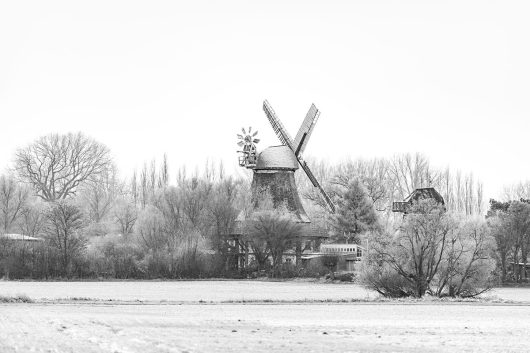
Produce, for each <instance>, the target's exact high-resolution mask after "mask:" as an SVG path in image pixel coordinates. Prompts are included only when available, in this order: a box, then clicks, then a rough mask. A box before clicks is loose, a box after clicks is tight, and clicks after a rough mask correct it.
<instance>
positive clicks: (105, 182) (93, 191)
mask: <svg viewBox="0 0 530 353" xmlns="http://www.w3.org/2000/svg"><path fill="white" fill-rule="evenodd" d="M122 194H123V185H122V183H121V182H120V181H119V180H118V177H117V171H116V169H115V168H109V170H107V171H105V172H104V173H102V174H101V175H99V176H97V178H96V179H95V180H94V181H93V182H91V183H87V184H85V185H84V186H83V187H82V191H81V192H80V201H81V202H82V204H83V206H85V207H86V211H87V213H88V216H89V218H90V220H91V221H92V222H95V223H99V222H101V221H103V220H104V219H105V218H106V217H107V216H109V215H110V213H111V210H112V207H113V205H114V202H115V201H116V199H117V198H118V197H119V196H120V195H122Z"/></svg>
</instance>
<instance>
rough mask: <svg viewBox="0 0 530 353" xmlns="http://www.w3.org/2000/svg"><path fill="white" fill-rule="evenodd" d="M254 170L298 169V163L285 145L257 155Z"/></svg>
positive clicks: (265, 150)
mask: <svg viewBox="0 0 530 353" xmlns="http://www.w3.org/2000/svg"><path fill="white" fill-rule="evenodd" d="M254 169H256V170H277V169H287V170H296V169H298V161H297V160H296V157H295V156H294V153H293V151H291V149H290V148H289V147H287V146H285V145H280V146H271V147H268V148H266V149H264V150H263V151H262V152H261V153H260V154H259V155H258V161H257V163H256V167H255V168H254Z"/></svg>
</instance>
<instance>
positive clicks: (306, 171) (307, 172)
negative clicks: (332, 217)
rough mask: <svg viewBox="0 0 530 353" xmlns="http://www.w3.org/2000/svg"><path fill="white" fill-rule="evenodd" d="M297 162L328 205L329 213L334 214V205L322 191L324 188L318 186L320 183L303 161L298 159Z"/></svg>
mask: <svg viewBox="0 0 530 353" xmlns="http://www.w3.org/2000/svg"><path fill="white" fill-rule="evenodd" d="M298 162H299V163H300V165H301V166H302V169H303V170H304V172H305V174H306V175H307V177H308V178H309V180H310V181H311V183H312V184H313V186H314V187H316V188H318V190H320V193H321V194H322V196H323V197H324V200H326V203H327V204H328V206H329V208H330V209H331V211H332V212H335V205H334V204H333V202H332V201H331V199H330V198H329V196H328V194H327V193H326V191H324V188H323V187H322V186H321V185H320V183H319V182H318V180H317V178H315V175H314V174H313V172H311V169H309V166H308V165H307V163H306V162H305V161H304V160H303V159H298Z"/></svg>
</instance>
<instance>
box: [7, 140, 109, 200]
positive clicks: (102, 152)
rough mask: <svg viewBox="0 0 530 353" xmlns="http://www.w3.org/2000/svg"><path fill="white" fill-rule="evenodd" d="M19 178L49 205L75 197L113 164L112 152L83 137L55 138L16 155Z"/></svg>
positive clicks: (22, 150) (42, 141)
mask: <svg viewBox="0 0 530 353" xmlns="http://www.w3.org/2000/svg"><path fill="white" fill-rule="evenodd" d="M14 164H15V170H16V172H17V173H18V175H19V177H20V178H21V179H22V180H23V181H25V182H27V183H29V184H30V185H32V186H33V187H34V188H35V191H36V194H37V196H38V197H40V198H42V199H43V200H46V201H55V200H60V199H65V198H67V197H68V196H71V195H75V193H76V191H77V189H78V187H79V186H80V185H81V184H83V183H85V182H87V181H90V180H92V179H93V178H95V177H97V176H98V175H100V174H102V173H104V172H105V171H106V170H107V169H108V168H109V167H110V166H111V164H112V161H111V157H110V151H109V149H108V148H107V147H106V146H105V145H103V144H101V143H99V142H97V141H95V140H94V139H92V138H89V137H87V136H85V135H83V134H81V133H77V134H73V133H69V134H66V135H59V134H51V135H47V136H43V137H41V138H39V139H37V140H36V141H35V142H33V143H32V144H30V145H29V146H27V147H25V148H21V149H19V150H17V152H16V154H15V163H14Z"/></svg>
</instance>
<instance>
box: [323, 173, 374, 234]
mask: <svg viewBox="0 0 530 353" xmlns="http://www.w3.org/2000/svg"><path fill="white" fill-rule="evenodd" d="M333 201H334V203H335V205H336V208H337V211H336V213H334V214H332V215H331V224H332V226H333V227H334V229H335V233H336V236H337V239H341V240H345V241H347V242H358V241H359V235H360V234H362V233H364V232H366V231H369V230H376V229H377V228H378V227H379V223H378V216H377V213H376V211H375V209H374V205H373V202H372V200H371V198H370V197H369V196H368V194H367V192H366V189H365V187H364V185H363V184H362V182H361V181H359V179H353V180H351V181H350V182H349V183H348V184H347V185H345V186H337V188H336V189H335V192H334V197H333Z"/></svg>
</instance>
